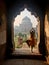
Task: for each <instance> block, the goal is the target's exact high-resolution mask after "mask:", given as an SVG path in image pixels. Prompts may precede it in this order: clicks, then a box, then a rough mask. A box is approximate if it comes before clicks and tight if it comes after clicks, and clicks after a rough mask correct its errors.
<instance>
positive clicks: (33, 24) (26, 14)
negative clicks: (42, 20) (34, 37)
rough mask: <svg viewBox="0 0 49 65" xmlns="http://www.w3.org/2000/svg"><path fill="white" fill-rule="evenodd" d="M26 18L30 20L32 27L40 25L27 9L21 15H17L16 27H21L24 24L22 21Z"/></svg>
mask: <svg viewBox="0 0 49 65" xmlns="http://www.w3.org/2000/svg"><path fill="white" fill-rule="evenodd" d="M26 16H27V17H28V18H30V20H31V23H32V26H33V27H36V25H37V24H38V21H37V19H36V17H35V16H34V15H31V12H30V11H28V10H27V8H25V9H24V10H23V11H21V12H20V15H17V17H16V18H15V22H14V27H15V26H19V25H20V24H21V23H22V19H23V18H24V17H26Z"/></svg>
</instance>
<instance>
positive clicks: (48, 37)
mask: <svg viewBox="0 0 49 65" xmlns="http://www.w3.org/2000/svg"><path fill="white" fill-rule="evenodd" d="M46 9H47V10H46V14H45V43H46V47H47V56H46V59H47V63H48V64H49V9H48V8H46Z"/></svg>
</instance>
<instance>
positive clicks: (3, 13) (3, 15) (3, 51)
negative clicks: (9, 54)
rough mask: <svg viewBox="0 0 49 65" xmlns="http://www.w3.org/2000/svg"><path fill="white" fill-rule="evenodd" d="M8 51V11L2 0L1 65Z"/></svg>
mask: <svg viewBox="0 0 49 65" xmlns="http://www.w3.org/2000/svg"><path fill="white" fill-rule="evenodd" d="M5 50H6V9H5V4H4V2H3V1H2V0H0V63H1V61H2V60H3V59H4V58H5Z"/></svg>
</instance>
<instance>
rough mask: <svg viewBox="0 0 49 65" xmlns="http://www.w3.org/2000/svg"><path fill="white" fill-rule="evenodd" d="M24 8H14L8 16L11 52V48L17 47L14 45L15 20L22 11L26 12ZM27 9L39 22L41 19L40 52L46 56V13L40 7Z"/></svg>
mask: <svg viewBox="0 0 49 65" xmlns="http://www.w3.org/2000/svg"><path fill="white" fill-rule="evenodd" d="M23 6H24V5H23ZM29 6H30V5H29ZM15 8H16V7H15ZM24 8H25V7H17V9H18V10H14V8H13V9H12V12H11V11H10V12H9V14H8V17H9V18H8V20H9V22H8V24H7V28H8V29H7V31H8V32H9V33H7V43H8V48H9V47H10V49H9V50H11V48H13V47H14V46H15V45H14V26H13V24H14V18H15V17H16V16H17V15H18V14H20V12H21V11H22V10H24ZM27 9H28V10H29V11H31V12H32V14H33V15H34V16H35V17H36V18H37V19H38V21H39V18H40V43H39V51H40V53H41V54H42V55H45V53H46V49H45V43H44V13H43V11H41V9H40V8H39V9H38V7H35V9H34V6H33V7H32V6H31V7H27ZM13 13H14V14H13ZM36 13H37V15H36ZM14 48H15V47H14ZM10 53H11V52H10Z"/></svg>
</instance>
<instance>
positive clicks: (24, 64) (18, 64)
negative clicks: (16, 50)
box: [3, 59, 47, 65]
mask: <svg viewBox="0 0 49 65" xmlns="http://www.w3.org/2000/svg"><path fill="white" fill-rule="evenodd" d="M3 65H47V64H46V63H45V61H41V60H31V59H10V60H6V61H5V62H4V63H3Z"/></svg>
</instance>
